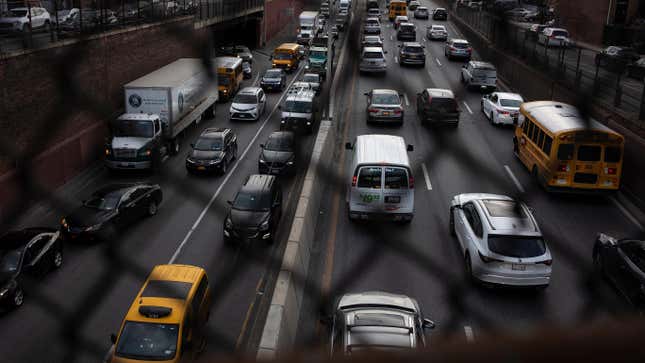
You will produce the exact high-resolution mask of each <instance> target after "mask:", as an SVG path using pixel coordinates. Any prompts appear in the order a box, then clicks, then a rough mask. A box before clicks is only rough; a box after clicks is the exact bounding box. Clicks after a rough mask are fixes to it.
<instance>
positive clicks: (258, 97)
mask: <svg viewBox="0 0 645 363" xmlns="http://www.w3.org/2000/svg"><path fill="white" fill-rule="evenodd" d="M266 100H267V98H266V95H265V94H264V91H263V90H262V88H260V87H244V88H243V89H242V90H240V92H238V93H237V95H235V98H233V102H232V103H231V109H230V114H231V120H259V119H260V116H262V115H263V114H264V111H265V110H266Z"/></svg>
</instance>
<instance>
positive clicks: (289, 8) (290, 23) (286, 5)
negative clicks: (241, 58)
mask: <svg viewBox="0 0 645 363" xmlns="http://www.w3.org/2000/svg"><path fill="white" fill-rule="evenodd" d="M264 6H265V17H264V22H265V24H264V26H265V30H266V39H267V40H270V39H271V38H272V37H274V36H275V35H276V34H277V33H278V32H280V31H281V30H282V29H284V27H285V26H287V27H291V29H293V32H294V34H295V29H296V25H295V24H296V23H297V22H298V15H299V14H300V12H301V11H302V9H303V0H265V5H264Z"/></svg>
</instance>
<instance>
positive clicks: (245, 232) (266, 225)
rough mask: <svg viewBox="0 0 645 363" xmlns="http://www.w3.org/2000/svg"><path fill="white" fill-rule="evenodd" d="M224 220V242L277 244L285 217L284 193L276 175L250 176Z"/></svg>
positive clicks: (231, 202) (230, 202)
mask: <svg viewBox="0 0 645 363" xmlns="http://www.w3.org/2000/svg"><path fill="white" fill-rule="evenodd" d="M228 203H229V204H230V205H231V208H230V209H229V211H228V214H227V215H226V218H225V219H224V241H225V242H226V243H232V242H233V241H239V242H246V241H248V242H254V241H265V242H267V243H273V239H274V238H275V232H276V230H277V229H278V223H279V222H280V217H281V216H282V190H281V189H280V184H279V183H278V180H277V178H276V177H275V176H273V175H257V174H255V175H250V176H248V177H247V178H246V180H245V181H244V184H242V188H241V189H240V191H238V192H237V195H236V196H235V199H234V200H233V201H229V202H228Z"/></svg>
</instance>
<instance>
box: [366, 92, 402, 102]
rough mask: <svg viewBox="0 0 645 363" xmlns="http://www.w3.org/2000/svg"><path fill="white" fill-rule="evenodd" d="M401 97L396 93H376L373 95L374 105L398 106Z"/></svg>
mask: <svg viewBox="0 0 645 363" xmlns="http://www.w3.org/2000/svg"><path fill="white" fill-rule="evenodd" d="M399 103H401V102H400V101H399V95H397V94H395V93H376V94H373V95H372V104H375V105H398V104H399Z"/></svg>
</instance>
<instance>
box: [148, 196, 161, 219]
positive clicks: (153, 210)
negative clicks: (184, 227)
mask: <svg viewBox="0 0 645 363" xmlns="http://www.w3.org/2000/svg"><path fill="white" fill-rule="evenodd" d="M158 210H159V206H158V205H157V202H156V201H154V200H153V201H151V202H150V204H148V208H147V213H148V216H150V217H152V216H154V215H155V214H157V211H158Z"/></svg>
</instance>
